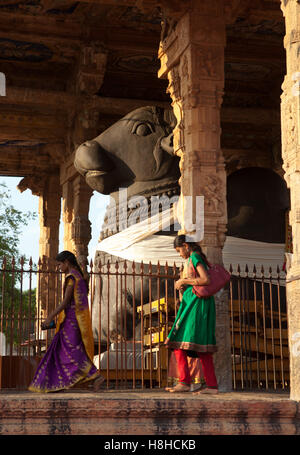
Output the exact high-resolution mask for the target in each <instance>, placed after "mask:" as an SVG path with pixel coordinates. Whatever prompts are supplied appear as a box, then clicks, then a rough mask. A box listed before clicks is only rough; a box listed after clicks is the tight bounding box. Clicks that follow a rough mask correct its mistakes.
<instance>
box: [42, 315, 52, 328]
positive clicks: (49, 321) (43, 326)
mask: <svg viewBox="0 0 300 455" xmlns="http://www.w3.org/2000/svg"><path fill="white" fill-rule="evenodd" d="M51 322H52V319H50V318H49V317H48V318H47V319H45V321H43V322H42V323H41V329H42V330H47V329H48V328H49V326H50V324H51Z"/></svg>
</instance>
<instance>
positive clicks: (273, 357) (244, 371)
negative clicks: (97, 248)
mask: <svg viewBox="0 0 300 455" xmlns="http://www.w3.org/2000/svg"><path fill="white" fill-rule="evenodd" d="M230 271H231V273H232V278H231V281H230V284H229V286H228V296H229V299H228V313H229V320H230V333H231V358H232V377H233V389H234V390H255V389H261V390H278V389H280V390H288V389H289V352H288V336H287V312H286V298H285V279H284V276H283V275H282V273H281V272H280V271H279V269H277V270H276V273H275V274H274V273H273V272H272V270H268V273H265V271H264V270H263V268H262V269H260V270H259V272H257V270H256V268H255V266H254V268H253V270H252V271H251V272H250V271H249V270H248V267H247V266H246V268H245V269H244V270H243V271H242V270H241V268H240V267H239V266H238V267H237V268H236V269H235V270H233V268H232V267H231V266H230ZM179 274H180V270H179V269H178V268H177V267H176V266H175V265H173V266H169V265H168V264H165V265H163V266H162V265H160V264H159V263H158V264H155V265H152V264H135V263H134V262H133V263H131V262H128V261H120V262H115V263H110V262H109V261H107V262H105V263H101V262H100V261H97V262H96V263H95V264H93V262H91V264H90V266H89V276H90V281H89V283H90V292H89V298H90V310H91V317H92V325H93V334H94V342H95V357H94V363H95V365H96V366H97V367H98V368H99V369H100V371H101V373H102V374H103V375H104V376H105V377H106V387H107V388H117V389H121V388H127V389H128V388H133V389H144V388H154V387H158V388H160V387H164V386H165V385H167V383H168V377H169V356H168V350H167V349H166V348H165V346H164V341H165V338H166V336H167V334H168V332H169V330H170V329H171V327H172V324H173V322H174V320H175V317H176V312H177V309H178V305H179V300H180V296H179V294H178V291H177V290H176V289H175V281H176V279H177V278H178V277H179ZM62 282H63V275H62V274H61V273H60V272H59V271H58V270H56V269H54V268H53V266H52V267H51V266H50V264H49V263H48V262H47V261H46V260H45V261H41V260H40V261H39V262H38V264H36V265H35V264H33V263H32V261H30V262H29V264H28V265H26V266H25V264H24V262H23V261H22V260H21V262H20V263H18V264H16V263H15V261H14V260H11V261H8V260H6V259H4V261H3V263H2V267H1V269H0V299H1V300H0V311H1V313H0V389H6V388H16V389H26V388H27V387H28V385H29V383H30V381H31V379H32V377H33V374H34V372H35V369H36V367H37V365H38V362H39V361H40V359H41V358H42V356H43V354H44V353H45V352H46V350H47V347H48V346H49V344H50V342H51V339H52V338H53V336H54V330H46V331H42V330H41V327H40V326H41V321H42V319H43V318H44V317H46V315H47V313H48V312H49V311H51V310H52V309H53V308H54V307H56V306H57V305H58V304H59V303H60V301H61V299H62Z"/></svg>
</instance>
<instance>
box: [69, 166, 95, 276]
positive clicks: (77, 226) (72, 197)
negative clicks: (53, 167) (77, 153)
mask: <svg viewBox="0 0 300 455" xmlns="http://www.w3.org/2000/svg"><path fill="white" fill-rule="evenodd" d="M63 171H64V172H63ZM61 184H62V196H63V223H64V249H65V250H68V251H71V252H72V253H74V254H75V256H76V257H77V260H78V262H79V264H80V266H81V267H82V269H83V271H84V272H86V271H87V268H86V266H87V263H88V261H87V257H88V245H89V241H90V240H91V222H90V220H89V207H90V199H91V197H92V195H93V190H92V189H91V188H90V187H89V186H88V185H87V184H86V182H85V180H84V178H83V177H82V176H81V175H79V174H78V173H77V171H76V170H75V168H74V167H73V166H72V168H69V169H68V166H67V163H66V165H65V166H64V167H63V168H62V169H61Z"/></svg>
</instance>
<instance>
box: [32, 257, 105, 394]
mask: <svg viewBox="0 0 300 455" xmlns="http://www.w3.org/2000/svg"><path fill="white" fill-rule="evenodd" d="M56 260H57V262H58V264H59V268H60V270H61V272H63V273H65V274H66V278H65V282H64V298H63V301H62V303H61V304H60V305H58V307H57V308H55V310H53V311H52V312H51V313H50V314H49V315H48V317H47V319H46V320H45V321H44V322H43V323H42V329H48V328H50V327H51V323H53V319H54V318H55V316H57V315H58V320H57V324H56V331H55V336H54V338H53V340H52V342H51V344H50V346H49V348H48V349H47V352H46V354H45V355H44V357H43V359H42V360H41V362H40V364H39V366H38V368H37V370H36V372H35V375H34V378H33V380H32V382H31V384H30V386H29V390H30V391H32V392H57V391H60V390H64V389H69V388H71V387H73V386H74V385H75V384H79V383H83V382H87V381H94V391H97V390H99V388H100V386H101V384H102V382H103V381H104V378H103V377H102V376H100V374H99V371H98V370H97V368H96V367H95V365H94V364H93V357H94V339H93V333H92V324H91V318H90V312H89V305H88V297H87V294H88V287H87V283H86V281H85V279H84V277H83V273H82V271H81V269H80V267H79V265H78V263H77V260H76V257H75V256H74V254H73V253H71V252H70V251H63V252H62V253H59V254H58V256H57V257H56Z"/></svg>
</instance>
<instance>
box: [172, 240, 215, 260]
mask: <svg viewBox="0 0 300 455" xmlns="http://www.w3.org/2000/svg"><path fill="white" fill-rule="evenodd" d="M184 243H187V244H188V246H189V248H190V249H191V251H195V253H198V254H199V255H200V256H201V258H202V259H203V261H204V262H205V264H206V265H209V264H208V260H207V257H206V256H205V254H204V253H203V251H202V248H201V246H200V245H198V243H196V242H190V241H188V240H186V236H185V235H184V234H180V235H177V236H176V237H175V239H174V248H177V247H181V246H183V244H184Z"/></svg>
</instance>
